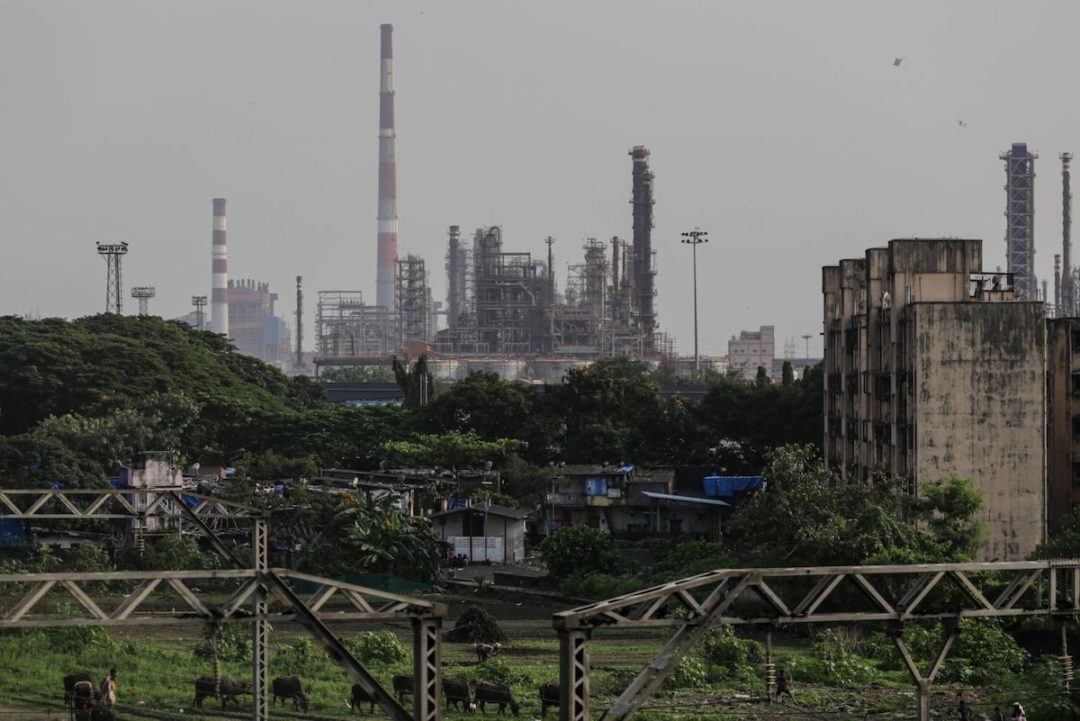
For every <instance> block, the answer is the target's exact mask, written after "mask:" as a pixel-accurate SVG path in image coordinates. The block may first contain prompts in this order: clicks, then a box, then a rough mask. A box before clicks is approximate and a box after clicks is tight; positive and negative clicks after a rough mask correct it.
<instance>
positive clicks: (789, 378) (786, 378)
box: [782, 360, 795, 386]
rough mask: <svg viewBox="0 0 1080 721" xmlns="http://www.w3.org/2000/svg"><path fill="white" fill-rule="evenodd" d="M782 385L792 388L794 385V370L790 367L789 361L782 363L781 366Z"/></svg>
mask: <svg viewBox="0 0 1080 721" xmlns="http://www.w3.org/2000/svg"><path fill="white" fill-rule="evenodd" d="M782 372H783V385H785V386H792V385H795V369H794V368H793V367H792V365H791V361H788V360H786V361H784V366H783V371H782Z"/></svg>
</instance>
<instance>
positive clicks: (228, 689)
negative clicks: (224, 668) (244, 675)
mask: <svg viewBox="0 0 1080 721" xmlns="http://www.w3.org/2000/svg"><path fill="white" fill-rule="evenodd" d="M242 693H251V689H250V688H248V685H247V682H246V681H233V680H232V679H231V678H222V679H221V681H220V683H219V684H218V692H217V693H215V692H214V677H213V676H200V677H199V678H197V679H195V701H194V702H193V703H194V705H195V708H202V702H203V699H204V698H220V699H221V710H222V711H224V710H225V704H226V702H228V701H232V702H233V703H234V704H236V706H237V707H239V706H240V702H239V701H237V700H236V697H237V696H239V695H240V694H242Z"/></svg>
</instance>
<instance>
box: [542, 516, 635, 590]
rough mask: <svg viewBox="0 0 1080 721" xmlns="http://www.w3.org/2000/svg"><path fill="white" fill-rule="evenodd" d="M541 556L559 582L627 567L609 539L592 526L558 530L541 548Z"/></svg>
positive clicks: (618, 570)
mask: <svg viewBox="0 0 1080 721" xmlns="http://www.w3.org/2000/svg"><path fill="white" fill-rule="evenodd" d="M540 556H541V558H543V559H544V565H546V566H547V569H548V571H550V572H551V574H552V575H553V576H557V577H558V578H568V577H570V576H571V575H573V574H582V575H585V574H590V573H612V574H617V573H619V572H620V571H621V570H623V569H625V568H626V566H627V563H626V561H625V559H623V557H622V556H620V555H619V552H618V551H616V550H615V542H614V541H613V540H612V539H611V536H609V535H607V534H606V533H601V532H600V531H598V530H597V529H595V528H592V527H591V526H566V527H565V528H560V529H559V530H558V531H556V532H555V533H553V534H552V535H550V536H548V537H547V538H545V539H544V541H543V543H541V544H540Z"/></svg>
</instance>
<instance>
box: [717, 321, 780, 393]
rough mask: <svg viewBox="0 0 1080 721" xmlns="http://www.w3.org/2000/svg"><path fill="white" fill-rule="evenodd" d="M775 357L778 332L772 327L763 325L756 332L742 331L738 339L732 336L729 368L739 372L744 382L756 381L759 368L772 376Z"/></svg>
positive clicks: (729, 347)
mask: <svg viewBox="0 0 1080 721" xmlns="http://www.w3.org/2000/svg"><path fill="white" fill-rule="evenodd" d="M775 356H776V332H775V329H774V327H773V326H771V325H763V326H761V327H760V328H759V329H758V330H756V331H752V330H744V331H741V332H740V333H739V335H738V337H735V336H731V340H729V341H728V368H729V369H730V370H733V371H738V373H739V377H740V378H742V379H743V380H749V381H752V380H754V378H755V377H756V376H757V369H758V366H763V367H764V368H765V372H766V373H770V374H771V372H772V367H773V358H774V357H775Z"/></svg>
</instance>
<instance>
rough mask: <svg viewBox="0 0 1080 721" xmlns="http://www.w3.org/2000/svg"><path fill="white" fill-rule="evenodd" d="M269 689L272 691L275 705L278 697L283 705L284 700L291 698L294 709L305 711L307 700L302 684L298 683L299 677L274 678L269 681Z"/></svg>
mask: <svg viewBox="0 0 1080 721" xmlns="http://www.w3.org/2000/svg"><path fill="white" fill-rule="evenodd" d="M270 687H271V689H273V692H274V701H273V703H274V704H275V705H276V704H277V702H278V699H281V705H282V706H284V705H285V701H287V700H288V699H292V704H293V710H294V711H307V710H308V700H307V696H306V695H305V694H304V685H303V684H302V683H300V679H298V678H297V677H296V676H286V677H283V678H282V677H279V678H275V679H274V681H273V682H272V683H271V686H270Z"/></svg>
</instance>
